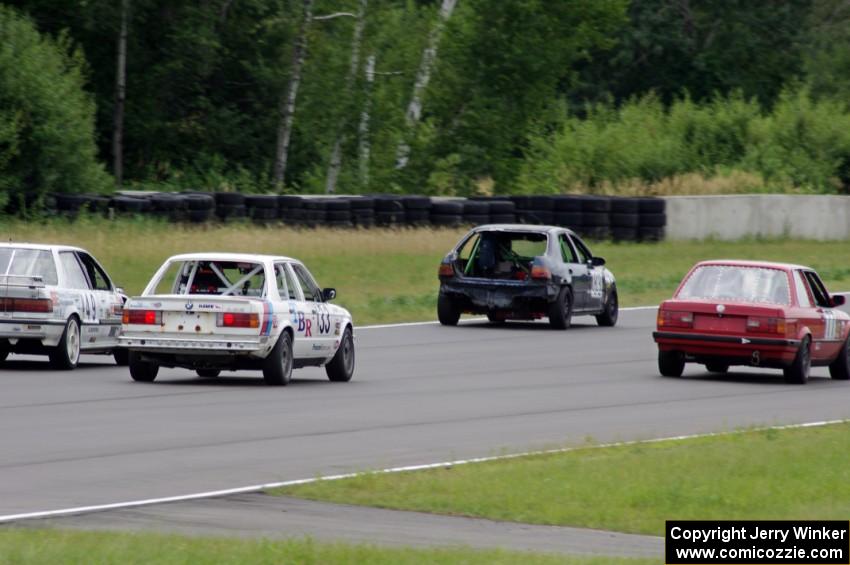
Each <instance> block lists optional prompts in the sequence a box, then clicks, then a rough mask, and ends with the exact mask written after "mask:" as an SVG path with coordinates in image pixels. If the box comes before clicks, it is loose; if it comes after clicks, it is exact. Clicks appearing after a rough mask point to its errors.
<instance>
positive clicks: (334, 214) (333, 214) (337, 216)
mask: <svg viewBox="0 0 850 565" xmlns="http://www.w3.org/2000/svg"><path fill="white" fill-rule="evenodd" d="M327 218H328V221H331V222H340V221H344V222H350V221H351V210H328V214H327Z"/></svg>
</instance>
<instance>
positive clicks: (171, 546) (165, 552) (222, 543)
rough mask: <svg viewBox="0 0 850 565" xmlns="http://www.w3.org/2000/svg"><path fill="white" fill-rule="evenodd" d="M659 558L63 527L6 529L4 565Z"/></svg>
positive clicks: (566, 563) (400, 564)
mask: <svg viewBox="0 0 850 565" xmlns="http://www.w3.org/2000/svg"><path fill="white" fill-rule="evenodd" d="M654 562H655V560H650V559H618V558H610V557H605V558H577V557H564V556H559V555H546V554H539V553H531V552H512V551H500V550H475V549H469V548H445V549H413V548H388V547H377V546H372V545H353V544H342V543H322V542H318V541H314V540H310V539H296V540H287V541H272V540H244V539H230V538H202V537H184V536H173V535H159V534H124V533H102V532H72V531H62V530H30V529H5V530H0V565H7V564H9V565H11V564H18V563H51V564H53V563H62V564H77V563H79V564H81V565H83V564H85V565H88V564H90V563H100V564H104V565H105V564H112V563H114V564H120V565H130V564H134V563H138V564H145V565H147V564H167V565H177V564H186V565H202V564H207V563H208V564H216V565H226V564H229V563H232V564H234V565H241V564H247V563H250V564H252V565H261V564H264V563H268V564H284V563H285V564H287V565H296V564H321V565H324V564H332V563H345V564H349V563H369V564H370V565H372V564H374V565H380V564H383V563H385V564H387V565H404V564H408V563H429V564H441V563H445V564H447V565H454V564H457V563H462V564H468V565H476V564H481V565H490V564H502V563H503V564H506V565H513V564H515V563H527V564H528V565H555V564H562V565H604V564H612V565H650V564H652V563H654Z"/></svg>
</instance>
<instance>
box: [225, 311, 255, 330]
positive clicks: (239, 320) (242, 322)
mask: <svg viewBox="0 0 850 565" xmlns="http://www.w3.org/2000/svg"><path fill="white" fill-rule="evenodd" d="M216 325H217V326H219V327H225V328H259V327H260V317H259V316H258V315H257V314H254V313H252V314H246V313H244V312H224V313H221V314H218V316H216Z"/></svg>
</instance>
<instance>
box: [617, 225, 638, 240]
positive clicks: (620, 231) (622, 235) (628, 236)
mask: <svg viewBox="0 0 850 565" xmlns="http://www.w3.org/2000/svg"><path fill="white" fill-rule="evenodd" d="M638 233H639V232H638V229H637V228H618V227H613V228H611V239H613V240H614V241H637V240H638Z"/></svg>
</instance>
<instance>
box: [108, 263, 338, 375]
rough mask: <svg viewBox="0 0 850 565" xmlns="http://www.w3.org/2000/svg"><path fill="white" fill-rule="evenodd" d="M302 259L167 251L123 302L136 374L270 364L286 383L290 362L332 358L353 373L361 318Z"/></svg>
mask: <svg viewBox="0 0 850 565" xmlns="http://www.w3.org/2000/svg"><path fill="white" fill-rule="evenodd" d="M335 296H336V291H335V290H334V289H332V288H325V289H320V288H319V286H318V284H316V281H315V279H314V278H313V276H312V275H311V274H310V272H309V271H308V270H307V268H306V267H305V266H304V264H303V263H301V262H300V261H298V260H296V259H292V258H290V257H283V256H271V255H254V254H242V253H190V254H184V255H175V256H174V257H171V258H169V259H168V260H166V261H165V263H164V264H163V265H162V266H161V267H160V268H159V270H158V271H157V272H156V274H155V275H154V276H153V278H152V279H151V281H150V282H149V283H148V286H147V287H146V288H145V290H144V291H143V292H142V294H141V295H140V296H137V297H133V298H130V299H129V300H128V301H127V304H126V305H125V308H124V311H123V323H122V332H121V338H120V343H121V346H122V347H124V348H126V349H127V350H128V351H129V355H128V357H129V365H130V375H131V376H132V378H133V379H134V380H136V381H146V382H150V381H153V380H154V379H155V378H156V376H157V374H158V371H159V368H160V367H183V368H187V369H191V370H194V371H195V372H196V373H197V374H198V376H200V377H206V378H212V377H217V376H218V375H219V374H220V373H221V371H222V370H240V369H253V370H262V372H263V378H264V380H265V382H266V383H267V384H270V385H286V384H288V383H289V381H290V379H291V376H292V369H293V368H299V367H307V366H324V367H325V370H326V372H327V375H328V378H329V379H330V380H331V381H337V382H339V381H341V382H346V381H349V380H351V377H352V376H353V374H354V327H353V324H352V320H351V314H350V313H349V312H348V310H346V309H345V308H342V307H340V306H336V305H334V304H330V300H332V299H333V298H334V297H335Z"/></svg>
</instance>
